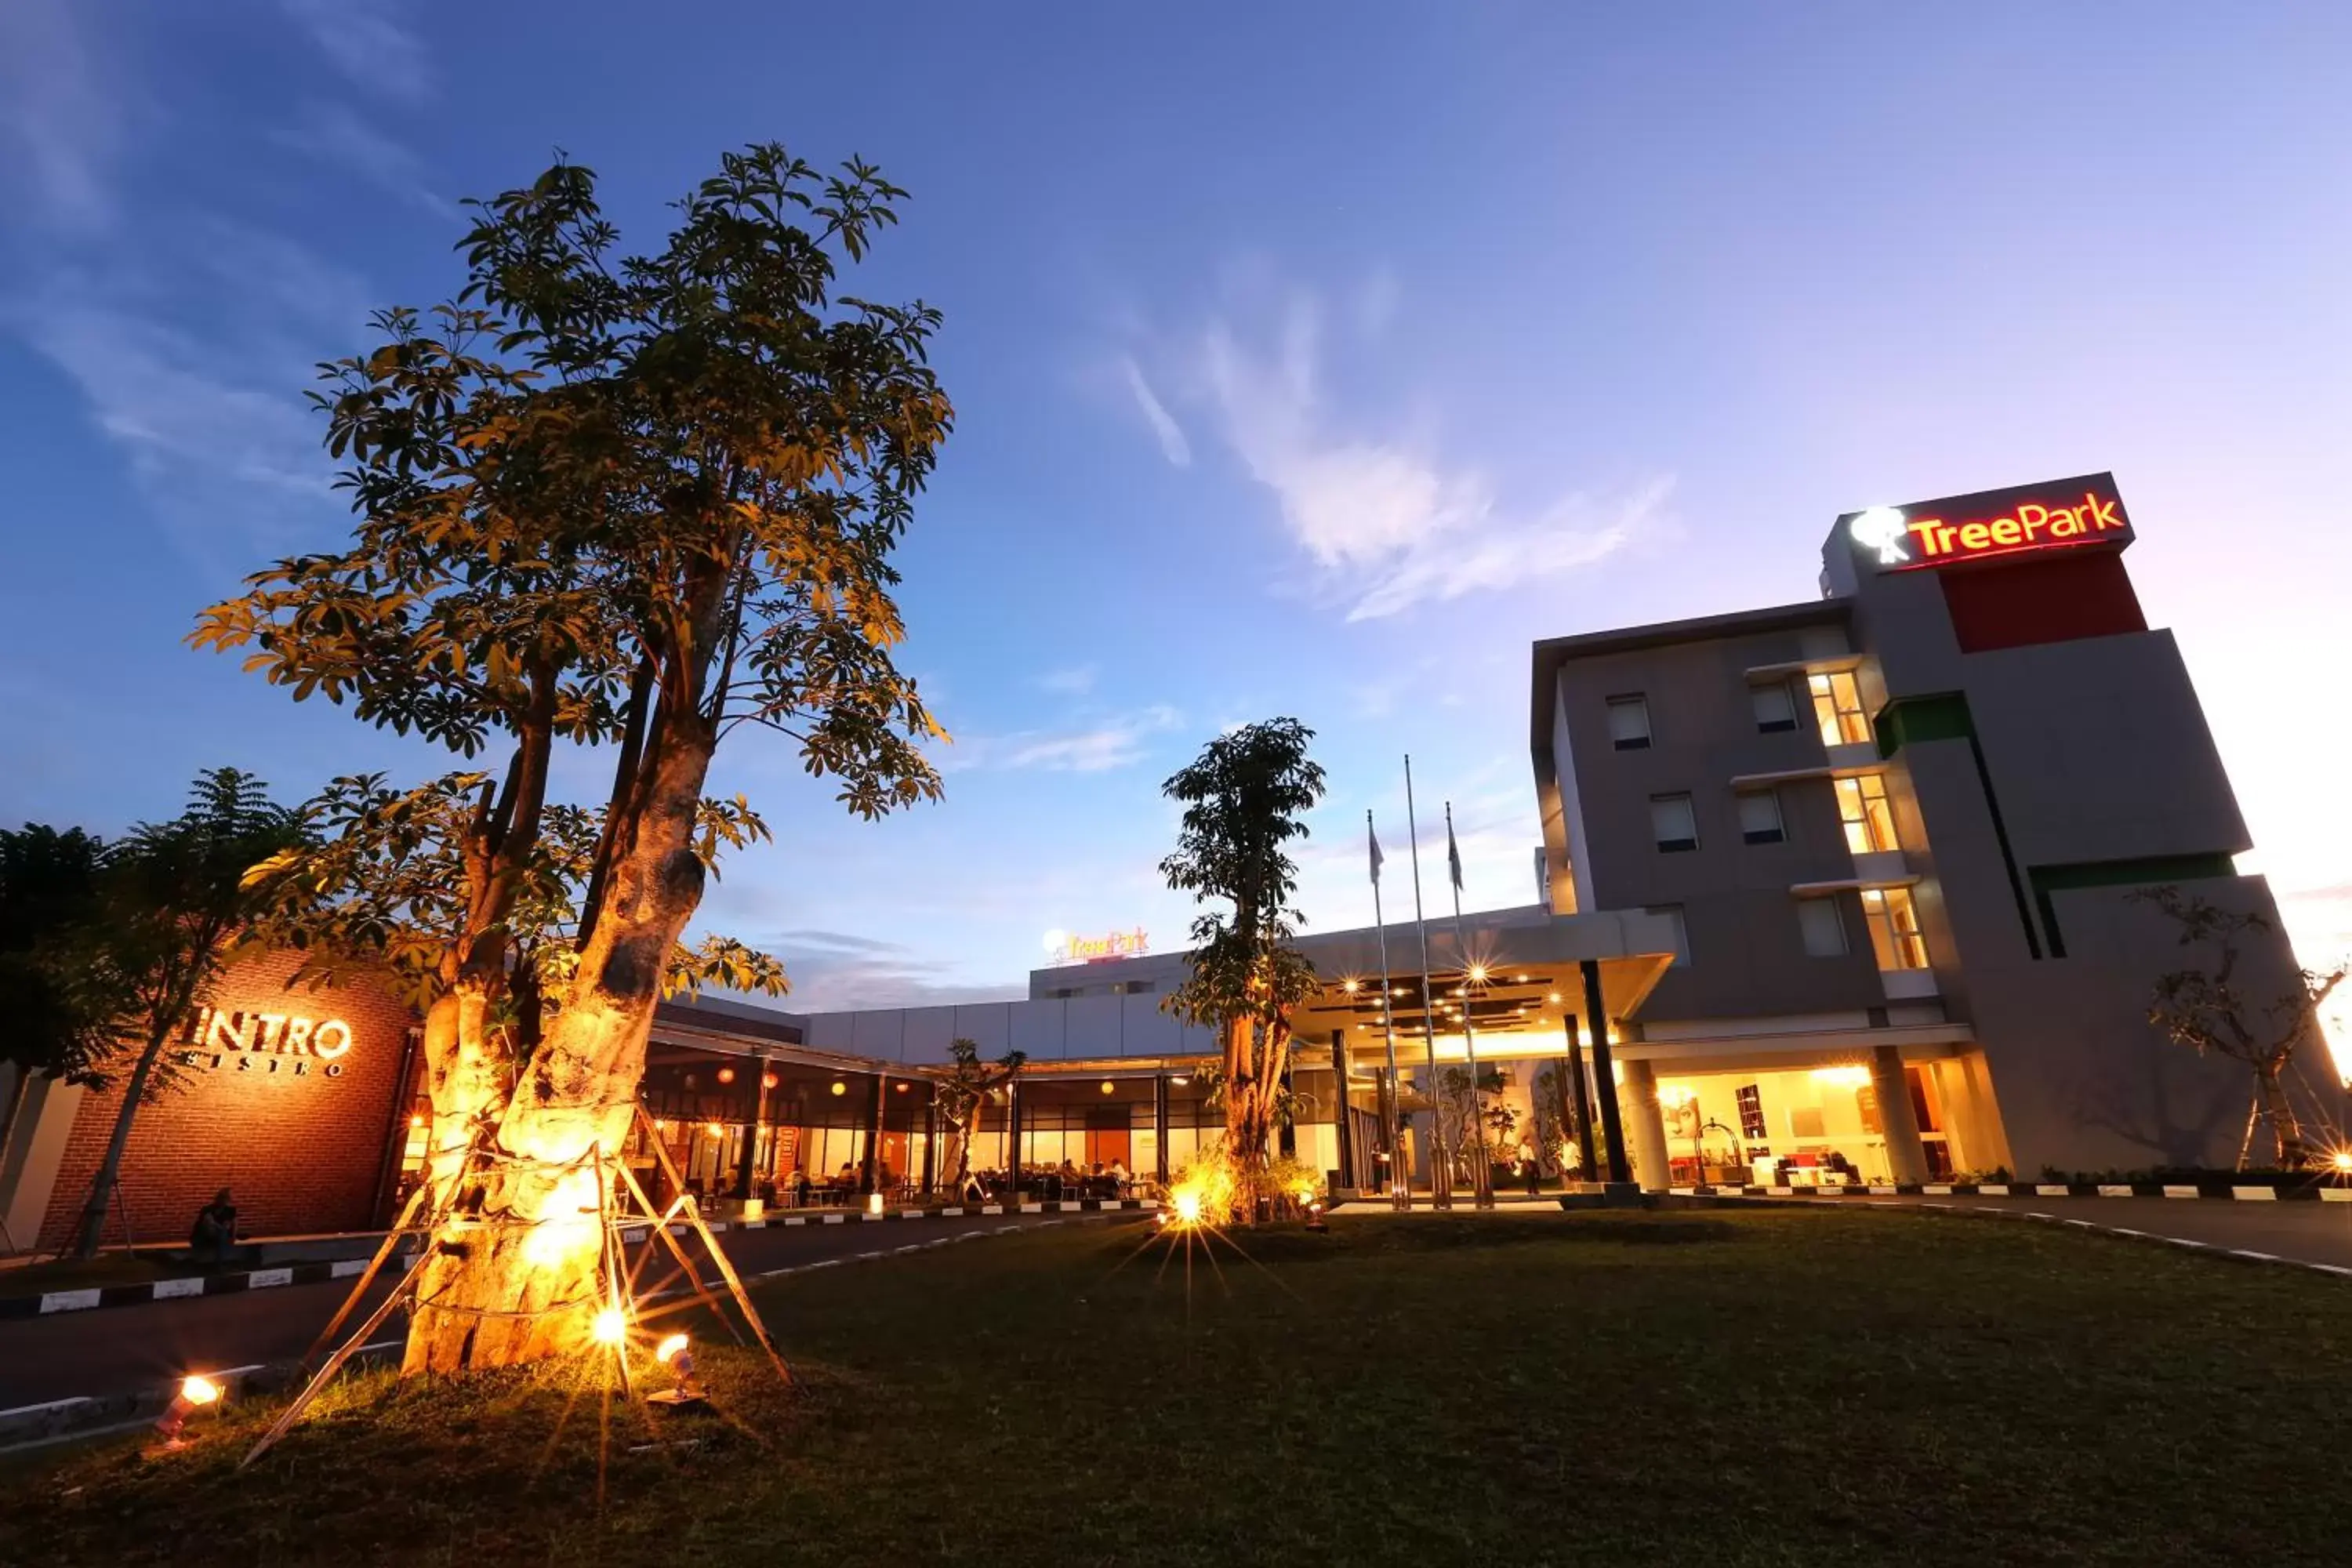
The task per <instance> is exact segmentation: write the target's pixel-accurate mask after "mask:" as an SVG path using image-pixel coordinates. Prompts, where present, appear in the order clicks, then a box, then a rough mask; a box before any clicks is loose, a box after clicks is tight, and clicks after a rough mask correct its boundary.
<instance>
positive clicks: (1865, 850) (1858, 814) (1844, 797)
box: [1830, 773, 1899, 855]
mask: <svg viewBox="0 0 2352 1568" xmlns="http://www.w3.org/2000/svg"><path fill="white" fill-rule="evenodd" d="M1830 782H1831V784H1832V785H1834V786H1835V788H1836V790H1837V803H1838V819H1839V820H1840V821H1842V822H1843V823H1844V824H1845V846H1846V847H1847V848H1849V849H1851V850H1853V852H1854V853H1855V854H1857V855H1873V854H1877V853H1879V852H1881V851H1883V850H1887V849H1894V848H1897V847H1899V846H1898V845H1897V844H1896V842H1895V808H1894V807H1893V806H1891V805H1888V804H1887V802H1886V776H1885V774H1884V773H1864V774H1863V775H1862V776H1861V777H1860V778H1857V779H1832V780H1831V781H1830Z"/></svg>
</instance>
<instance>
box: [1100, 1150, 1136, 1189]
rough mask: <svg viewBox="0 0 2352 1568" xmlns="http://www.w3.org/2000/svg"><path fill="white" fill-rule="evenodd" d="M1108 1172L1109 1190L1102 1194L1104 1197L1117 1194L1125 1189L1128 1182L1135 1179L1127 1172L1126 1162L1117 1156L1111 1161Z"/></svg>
mask: <svg viewBox="0 0 2352 1568" xmlns="http://www.w3.org/2000/svg"><path fill="white" fill-rule="evenodd" d="M1108 1175H1109V1177H1110V1191H1109V1192H1108V1193H1105V1194H1103V1195H1104V1196H1105V1197H1111V1198H1115V1197H1118V1196H1119V1195H1120V1194H1124V1193H1125V1192H1126V1191H1127V1186H1128V1184H1129V1182H1132V1181H1133V1180H1135V1177H1134V1176H1133V1175H1131V1174H1130V1173H1129V1171H1128V1168H1127V1162H1126V1161H1124V1160H1120V1159H1117V1158H1114V1159H1113V1160H1112V1161H1111V1163H1110V1170H1109V1172H1108Z"/></svg>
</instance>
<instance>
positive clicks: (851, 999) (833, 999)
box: [755, 931, 1029, 1013]
mask: <svg viewBox="0 0 2352 1568" xmlns="http://www.w3.org/2000/svg"><path fill="white" fill-rule="evenodd" d="M760 945H761V946H762V947H763V948H765V949H766V951H768V952H772V953H774V954H775V955H776V956H777V957H779V958H781V959H782V960H783V961H784V969H785V972H786V973H789V974H790V975H791V976H792V982H793V989H792V994H790V995H789V996H788V997H786V998H785V999H784V1000H783V1001H782V1003H781V1004H772V1005H781V1006H782V1007H785V1008H788V1009H790V1010H791V1011H793V1012H795V1013H828V1012H834V1011H837V1010H843V1009H847V1008H853V1007H920V1006H927V1005H938V1004H941V1003H949V1002H1006V1001H1013V1000H1015V999H1017V998H1020V997H1023V996H1026V995H1027V994H1029V991H1028V987H1027V986H1026V985H1023V984H1001V983H1000V984H969V983H962V982H959V981H957V980H956V979H955V978H954V977H953V976H954V973H955V971H954V968H953V966H952V965H951V964H950V963H947V962H946V961H944V960H940V959H935V958H930V957H927V956H925V955H923V954H921V953H919V952H916V951H915V950H914V949H912V948H910V947H908V946H906V945H905V944H904V943H901V942H885V941H880V940H877V939H876V938H873V937H867V936H860V935H857V934H856V933H854V932H850V931H781V932H778V933H777V934H776V935H774V936H772V937H769V938H767V939H765V940H764V941H762V942H761V944H760ZM755 1000H764V999H763V998H755Z"/></svg>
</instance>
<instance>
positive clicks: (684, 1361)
mask: <svg viewBox="0 0 2352 1568" xmlns="http://www.w3.org/2000/svg"><path fill="white" fill-rule="evenodd" d="M654 1360H655V1361H656V1362H659V1363H661V1364H662V1365H664V1366H666V1367H667V1368H669V1370H670V1373H671V1375H672V1376H673V1377H675V1378H676V1379H677V1382H676V1384H673V1385H672V1386H671V1387H668V1388H665V1389H663V1390H662V1391H661V1392H660V1393H658V1394H647V1395H646V1403H647V1404H650V1405H669V1406H671V1407H672V1408H673V1409H674V1408H676V1407H677V1406H678V1405H699V1404H701V1403H702V1380H701V1379H700V1378H698V1377H697V1376H696V1375H695V1371H694V1348H693V1346H692V1345H690V1344H688V1342H687V1338H686V1336H685V1335H684V1334H672V1335H670V1336H669V1337H668V1338H667V1339H666V1340H664V1341H662V1342H661V1343H660V1344H658V1345H656V1346H655V1347H654Z"/></svg>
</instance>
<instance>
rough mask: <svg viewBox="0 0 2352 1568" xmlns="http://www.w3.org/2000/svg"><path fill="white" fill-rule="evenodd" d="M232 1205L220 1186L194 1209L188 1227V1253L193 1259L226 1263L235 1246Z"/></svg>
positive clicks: (234, 1210) (234, 1221) (234, 1206)
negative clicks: (192, 1219) (199, 1206)
mask: <svg viewBox="0 0 2352 1568" xmlns="http://www.w3.org/2000/svg"><path fill="white" fill-rule="evenodd" d="M236 1239H237V1238H236V1203H235V1202H234V1201H232V1200H231V1198H230V1196H229V1190H228V1189H227V1188H226V1187H223V1188H222V1189H221V1190H220V1191H218V1192H216V1193H215V1194H213V1201H212V1202H210V1203H208V1204H206V1205H205V1206H204V1207H202V1208H200V1209H198V1210H197V1211H196V1223H195V1224H194V1226H191V1227H190V1229H189V1231H188V1253H189V1256H190V1257H191V1258H193V1259H194V1261H195V1262H197V1263H226V1262H227V1261H228V1259H229V1254H230V1252H231V1251H232V1250H233V1249H234V1248H235V1247H236Z"/></svg>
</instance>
